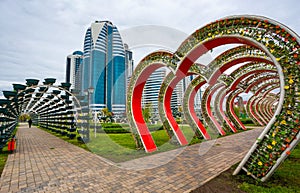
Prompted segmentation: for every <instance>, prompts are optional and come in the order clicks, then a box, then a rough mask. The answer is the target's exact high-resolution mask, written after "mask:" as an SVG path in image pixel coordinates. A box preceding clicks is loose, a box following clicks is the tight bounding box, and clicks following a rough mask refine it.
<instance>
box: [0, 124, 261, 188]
mask: <svg viewBox="0 0 300 193" xmlns="http://www.w3.org/2000/svg"><path fill="white" fill-rule="evenodd" d="M260 132H261V129H259V128H258V129H253V130H250V131H246V132H241V133H238V134H235V135H230V136H227V137H222V138H219V139H217V140H216V141H207V142H203V143H202V144H196V145H193V146H188V147H184V148H180V149H176V150H172V151H169V152H163V153H158V154H155V155H150V156H147V157H144V158H139V159H135V160H131V161H127V162H123V163H118V164H114V163H113V162H110V163H108V162H106V161H104V160H105V159H104V158H100V157H99V156H97V155H95V154H92V153H90V152H87V151H85V150H83V149H81V148H78V147H76V146H74V145H72V144H69V143H66V142H65V141H63V140H61V139H59V138H57V137H55V136H53V135H51V134H49V133H47V132H45V131H42V130H40V129H38V128H36V127H32V128H31V129H28V128H27V125H26V124H20V127H19V129H18V132H17V138H18V144H17V150H16V152H15V153H13V154H10V155H9V156H8V160H7V162H6V165H5V168H4V170H3V173H2V176H1V179H0V193H2V192H3V193H4V192H5V193H6V192H93V193H95V192H180V193H181V192H189V191H190V190H192V189H194V188H196V187H198V186H199V185H201V184H203V183H204V182H206V181H207V180H208V179H211V178H213V177H215V176H217V175H218V174H219V173H221V172H222V171H224V170H226V169H227V168H229V167H230V166H231V165H233V164H236V163H237V162H239V161H240V160H241V159H242V158H243V156H244V155H245V153H246V152H247V151H248V149H249V148H250V147H251V145H252V144H253V143H254V141H255V139H256V138H257V136H258V135H259V133H260ZM211 144H213V145H211ZM216 144H218V145H216ZM207 147H209V148H210V149H209V150H208V151H207V152H206V153H203V152H204V151H203V150H206V149H205V148H207ZM200 150H201V151H200ZM174 155H176V156H174ZM172 156H173V157H172ZM170 157H172V159H170V160H168V161H167V162H166V160H167V159H168V158H170ZM153 160H155V163H154V161H153ZM117 165H118V166H117ZM149 166H153V167H152V168H151V169H149V168H148V167H149ZM137 168H138V169H139V170H137Z"/></svg>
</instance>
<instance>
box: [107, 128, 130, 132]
mask: <svg viewBox="0 0 300 193" xmlns="http://www.w3.org/2000/svg"><path fill="white" fill-rule="evenodd" d="M103 131H104V132H105V133H130V131H129V130H126V129H124V128H122V127H121V128H103Z"/></svg>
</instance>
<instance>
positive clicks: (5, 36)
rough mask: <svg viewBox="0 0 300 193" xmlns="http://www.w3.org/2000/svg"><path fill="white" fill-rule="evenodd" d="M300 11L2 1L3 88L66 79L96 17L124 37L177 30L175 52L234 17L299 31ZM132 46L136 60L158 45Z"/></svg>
mask: <svg viewBox="0 0 300 193" xmlns="http://www.w3.org/2000/svg"><path fill="white" fill-rule="evenodd" d="M299 13H300V6H299V1H298V0H284V1H275V0H271V1H269V0H264V1H262V0H260V1H258V0H252V1H251V0H244V1H240V0H239V1H238V0H227V1H224V0H182V1H181V0H155V1H154V0H118V1H117V0H116V1H115V0H110V1H104V0H89V1H86V0H1V1H0V24H1V28H0V61H1V62H0V67H1V68H0V91H3V90H12V84H13V83H22V84H24V83H25V79H27V78H36V79H40V80H43V79H44V78H49V77H53V78H57V82H58V83H60V82H64V81H65V68H66V66H65V62H66V57H67V55H69V54H71V53H72V52H73V51H75V50H82V49H83V40H84V35H85V31H86V29H87V28H88V27H89V26H90V25H91V23H92V22H94V21H95V20H109V21H111V22H112V23H113V24H114V25H116V26H117V27H118V29H119V31H120V32H121V35H122V36H123V35H124V36H126V33H127V32H128V31H132V30H133V29H136V28H138V27H140V26H142V27H145V26H161V28H162V29H165V28H169V29H172V30H173V31H177V32H178V34H180V38H179V40H178V41H175V43H174V45H173V44H172V45H170V46H173V47H174V48H173V47H172V48H170V49H173V50H176V49H177V45H176V44H179V43H180V41H182V40H183V39H185V38H186V37H187V36H188V35H189V34H192V33H193V32H194V31H195V30H197V29H198V28H201V27H203V26H204V25H206V24H207V23H210V22H212V21H215V20H217V19H221V18H223V17H226V16H230V15H243V14H251V15H262V16H266V17H269V18H272V19H274V20H277V21H279V22H281V23H283V24H285V25H286V26H288V27H290V28H291V29H292V30H294V31H295V32H296V33H297V34H300V17H299ZM143 29H145V28H143ZM167 31H168V30H167ZM160 32H161V33H162V32H164V30H161V31H160ZM154 34H155V33H154ZM185 34H186V37H185ZM124 39H126V38H124ZM128 41H129V40H128ZM158 41H159V40H158ZM162 41H163V38H162ZM126 43H127V42H126ZM129 44H130V43H129ZM152 47H153V46H152ZM154 47H155V46H154ZM131 48H132V51H133V54H134V59H135V62H136V63H137V62H138V61H139V60H140V59H141V58H142V57H143V56H145V55H147V54H148V52H149V51H151V50H152V49H153V48H151V46H149V49H147V46H145V47H144V49H140V50H139V48H137V47H134V46H132V47H131ZM0 97H3V96H2V92H1V93H0Z"/></svg>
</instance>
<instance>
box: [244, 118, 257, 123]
mask: <svg viewBox="0 0 300 193" xmlns="http://www.w3.org/2000/svg"><path fill="white" fill-rule="evenodd" d="M241 122H242V123H243V124H255V123H253V121H252V120H251V119H249V118H246V119H241Z"/></svg>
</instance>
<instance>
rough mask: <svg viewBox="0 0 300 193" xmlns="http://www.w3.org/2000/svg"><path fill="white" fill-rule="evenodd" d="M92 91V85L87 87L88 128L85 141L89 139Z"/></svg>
mask: <svg viewBox="0 0 300 193" xmlns="http://www.w3.org/2000/svg"><path fill="white" fill-rule="evenodd" d="M93 93H94V87H89V88H88V89H87V96H88V119H87V122H88V130H87V140H86V141H87V142H89V141H90V104H91V96H92V94H93Z"/></svg>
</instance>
